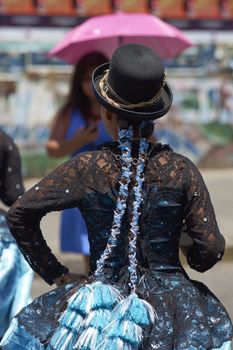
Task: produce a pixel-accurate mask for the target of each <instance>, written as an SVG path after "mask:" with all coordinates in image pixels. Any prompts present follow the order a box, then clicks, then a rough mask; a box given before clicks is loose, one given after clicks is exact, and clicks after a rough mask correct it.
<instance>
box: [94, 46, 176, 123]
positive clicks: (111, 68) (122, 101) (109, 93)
mask: <svg viewBox="0 0 233 350" xmlns="http://www.w3.org/2000/svg"><path fill="white" fill-rule="evenodd" d="M92 85H93V89H94V93H95V95H96V98H97V100H98V101H99V102H100V103H101V104H102V105H103V106H104V107H106V108H107V109H108V110H110V111H112V112H113V113H115V114H117V115H118V116H120V117H122V118H125V119H128V120H130V119H132V118H133V119H137V120H153V119H157V118H161V117H162V116H163V115H165V114H166V113H167V112H168V111H169V109H170V107H171V104H172V91H171V89H170V87H169V85H168V84H167V82H166V80H165V72H164V66H163V64H162V62H161V59H160V58H159V56H158V55H157V54H156V53H155V52H154V51H153V50H151V49H150V48H148V47H146V46H143V45H137V44H126V45H123V46H120V47H119V48H118V49H117V50H116V51H115V52H114V53H113V56H112V59H111V62H108V63H105V64H102V65H101V66H99V67H98V68H96V69H95V71H94V73H93V76H92Z"/></svg>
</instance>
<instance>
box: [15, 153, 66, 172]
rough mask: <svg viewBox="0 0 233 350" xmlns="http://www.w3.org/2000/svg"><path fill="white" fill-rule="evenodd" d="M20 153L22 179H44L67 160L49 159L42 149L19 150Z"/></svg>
mask: <svg viewBox="0 0 233 350" xmlns="http://www.w3.org/2000/svg"><path fill="white" fill-rule="evenodd" d="M20 153H21V160H22V173H23V177H24V178H34V177H38V178H41V177H44V176H46V175H47V174H49V173H50V172H51V171H52V170H54V169H55V168H56V167H57V166H58V165H60V164H62V163H63V162H64V161H65V160H67V158H59V159H55V158H50V157H49V156H48V155H47V154H46V152H45V150H44V149H38V150H21V152H20Z"/></svg>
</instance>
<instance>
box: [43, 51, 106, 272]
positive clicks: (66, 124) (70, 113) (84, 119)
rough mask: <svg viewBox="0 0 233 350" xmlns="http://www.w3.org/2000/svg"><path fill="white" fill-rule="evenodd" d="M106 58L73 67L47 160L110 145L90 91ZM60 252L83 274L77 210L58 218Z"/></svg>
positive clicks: (88, 58) (83, 236)
mask: <svg viewBox="0 0 233 350" xmlns="http://www.w3.org/2000/svg"><path fill="white" fill-rule="evenodd" d="M105 62H107V58H106V57H105V56H104V55H103V54H101V53H98V52H92V53H89V54H87V55H85V56H83V57H82V58H81V59H80V60H79V61H78V62H77V63H76V65H75V69H74V73H73V76H72V82H71V85H70V91H69V94H68V96H67V98H66V101H65V102H64V104H63V105H62V107H61V108H60V109H59V110H58V112H57V114H56V116H55V117H54V120H53V124H52V128H51V134H50V138H49V141H48V142H47V146H46V148H47V152H48V154H49V155H50V156H51V157H56V158H57V157H63V156H67V155H69V156H71V157H74V156H75V155H77V154H78V153H80V152H85V151H93V150H95V148H96V146H97V145H98V144H101V143H103V142H105V141H110V138H109V136H108V134H107V133H106V131H105V129H104V127H103V124H102V122H101V118H100V106H99V104H98V102H97V101H96V99H95V97H94V94H93V91H92V88H91V76H92V72H93V70H94V69H95V68H96V67H97V66H98V65H100V64H103V63H105ZM61 250H62V251H63V252H75V253H79V254H81V255H83V258H84V271H85V272H86V273H87V272H88V269H89V242H88V236H87V228H86V224H85V222H84V220H83V217H82V214H81V213H80V211H79V210H78V209H77V208H73V209H66V210H64V211H63V213H62V217H61Z"/></svg>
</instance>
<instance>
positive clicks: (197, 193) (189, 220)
mask: <svg viewBox="0 0 233 350" xmlns="http://www.w3.org/2000/svg"><path fill="white" fill-rule="evenodd" d="M187 176H188V178H187V182H186V194H187V200H188V205H187V207H186V211H185V225H186V228H187V233H188V235H189V236H190V237H191V238H192V240H193V244H192V245H191V247H190V248H189V250H188V254H187V261H188V264H189V265H190V267H192V268H193V269H195V270H197V271H199V272H204V271H206V270H208V269H210V268H211V267H212V266H213V265H214V264H216V262H217V261H218V260H221V258H222V255H223V253H224V249H225V240H224V238H223V236H222V235H221V233H220V232H219V228H218V225H217V222H216V218H215V213H214V208H213V206H212V203H211V200H210V196H209V192H208V190H207V188H206V185H205V183H204V180H203V178H202V176H201V174H200V172H199V170H198V169H197V168H196V166H195V165H194V164H193V163H192V162H191V161H189V162H188V164H187Z"/></svg>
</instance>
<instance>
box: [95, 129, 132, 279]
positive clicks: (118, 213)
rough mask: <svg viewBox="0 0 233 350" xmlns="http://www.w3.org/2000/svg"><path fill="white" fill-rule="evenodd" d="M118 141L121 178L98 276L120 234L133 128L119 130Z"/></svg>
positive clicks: (128, 178)
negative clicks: (109, 232)
mask: <svg viewBox="0 0 233 350" xmlns="http://www.w3.org/2000/svg"><path fill="white" fill-rule="evenodd" d="M118 135H119V142H120V149H121V160H122V164H121V169H122V174H121V179H120V189H119V194H118V198H117V206H116V209H115V211H114V218H113V225H112V229H111V234H110V237H109V240H108V243H107V247H106V249H105V251H104V252H103V254H102V255H101V257H100V259H99V260H98V261H97V263H96V266H97V269H96V271H95V274H94V275H95V276H96V277H100V276H101V274H102V273H103V268H104V264H105V261H106V259H107V258H108V257H109V256H110V254H111V252H112V249H113V248H114V247H115V246H116V245H117V236H119V234H120V229H121V221H122V217H123V215H124V213H125V209H126V201H127V198H128V186H129V183H130V178H131V173H132V172H131V143H132V141H131V140H132V138H133V128H132V127H130V128H129V129H128V130H119V132H118Z"/></svg>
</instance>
